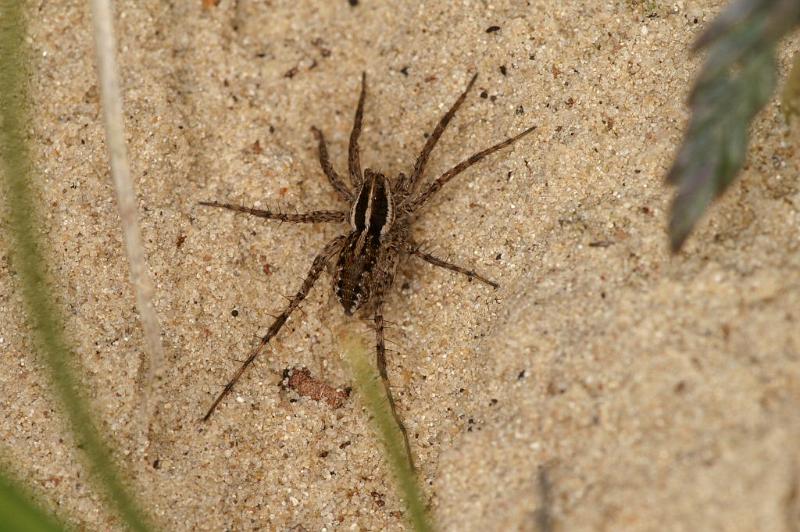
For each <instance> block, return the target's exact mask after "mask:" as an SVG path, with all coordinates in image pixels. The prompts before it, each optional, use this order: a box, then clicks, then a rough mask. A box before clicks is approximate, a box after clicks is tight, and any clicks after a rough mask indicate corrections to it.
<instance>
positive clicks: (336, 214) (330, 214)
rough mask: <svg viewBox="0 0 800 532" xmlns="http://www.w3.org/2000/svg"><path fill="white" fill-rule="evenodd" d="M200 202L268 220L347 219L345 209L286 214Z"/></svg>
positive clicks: (334, 220)
mask: <svg viewBox="0 0 800 532" xmlns="http://www.w3.org/2000/svg"><path fill="white" fill-rule="evenodd" d="M199 204H200V205H203V206H205V207H219V208H221V209H229V210H231V211H236V212H243V213H246V214H250V215H253V216H258V217H259V218H267V219H268V220H280V221H281V222H294V223H306V224H311V223H323V222H344V221H346V220H347V213H346V212H344V211H310V212H301V213H296V214H286V213H283V212H274V211H265V210H261V209H253V208H250V207H244V206H242V205H234V204H233V203H220V202H219V201H201V202H199Z"/></svg>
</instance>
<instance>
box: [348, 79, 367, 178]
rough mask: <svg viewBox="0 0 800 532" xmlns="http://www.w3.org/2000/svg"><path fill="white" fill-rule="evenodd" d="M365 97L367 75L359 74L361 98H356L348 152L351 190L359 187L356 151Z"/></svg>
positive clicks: (359, 161) (358, 156)
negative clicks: (356, 102)
mask: <svg viewBox="0 0 800 532" xmlns="http://www.w3.org/2000/svg"><path fill="white" fill-rule="evenodd" d="M366 97H367V73H366V72H362V73H361V96H359V97H358V107H357V108H356V115H355V117H354V118H353V130H352V131H351V132H350V148H349V150H348V157H347V166H348V167H349V169H350V182H351V183H352V184H353V188H354V189H356V190H358V189H359V188H360V187H361V182H362V181H363V177H362V175H361V159H360V154H359V150H358V137H359V135H361V119H362V118H363V116H364V99H365V98H366Z"/></svg>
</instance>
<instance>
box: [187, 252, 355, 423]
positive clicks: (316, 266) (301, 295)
mask: <svg viewBox="0 0 800 532" xmlns="http://www.w3.org/2000/svg"><path fill="white" fill-rule="evenodd" d="M343 242H344V236H337V237H336V238H334V239H333V240H331V241H330V242H328V244H327V245H326V246H325V247H324V248H323V249H322V251H321V252H320V253H319V254H318V255H317V256H316V258H315V259H314V263H313V264H312V265H311V269H310V270H309V271H308V275H306V278H305V280H304V281H303V284H302V286H301V287H300V289H299V290H298V291H297V293H296V294H295V295H294V297H292V298H291V299H290V300H289V306H288V307H286V309H284V311H283V312H281V314H280V315H278V317H277V318H275V321H273V322H272V325H270V326H269V330H267V334H265V335H264V336H263V337H261V341H260V342H259V343H258V346H257V347H256V348H255V349H253V351H252V352H251V353H250V355H248V357H247V359H245V361H244V362H243V363H242V365H241V366H240V367H239V369H238V370H237V371H236V373H234V375H233V378H232V379H231V380H230V381H228V384H226V385H225V388H223V389H222V392H220V394H219V395H218V396H217V398H216V399H214V402H213V403H211V407H210V408H209V409H208V412H206V415H205V416H203V421H208V418H209V417H211V414H212V413H213V412H214V409H215V408H217V405H218V404H219V403H220V401H222V399H223V398H224V397H225V396H226V395H228V393H230V391H231V390H232V389H233V386H234V385H235V384H236V381H238V380H239V378H240V377H241V376H242V374H243V373H244V372H245V370H247V368H248V367H249V366H250V364H252V363H253V361H254V360H255V359H256V357H258V355H260V354H261V353H262V352H263V351H264V348H266V346H267V344H268V343H269V341H270V340H271V339H272V338H274V337H275V335H276V334H278V332H279V331H280V330H281V327H283V324H284V323H286V320H288V319H289V316H290V315H291V314H292V312H294V310H295V309H296V308H297V307H298V305H300V302H301V301H303V299H305V297H306V296H307V295H308V293H309V291H311V287H313V286H314V283H316V282H317V279H319V276H320V274H321V273H322V270H324V269H325V267H326V266H327V264H328V262H330V260H331V257H333V256H334V255H335V254H336V253H337V252H338V251H339V249H340V248H341V246H342V243H343Z"/></svg>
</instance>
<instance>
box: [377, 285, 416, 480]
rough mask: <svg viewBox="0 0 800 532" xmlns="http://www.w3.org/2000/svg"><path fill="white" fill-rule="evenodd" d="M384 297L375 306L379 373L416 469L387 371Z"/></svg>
mask: <svg viewBox="0 0 800 532" xmlns="http://www.w3.org/2000/svg"><path fill="white" fill-rule="evenodd" d="M383 326H384V321H383V297H379V298H378V301H377V303H376V305H375V338H376V342H375V349H376V362H377V366H378V373H380V375H381V381H382V382H383V388H384V389H385V390H386V398H387V400H388V401H389V409H390V410H391V411H392V417H394V420H395V422H396V423H397V426H398V428H399V429H400V432H401V433H402V434H403V443H404V444H405V447H406V456H407V457H408V464H409V465H410V466H411V469H415V467H414V457H413V455H412V454H411V444H410V443H409V442H408V431H406V426H405V425H404V424H403V420H402V419H400V415H399V414H398V413H397V406H396V405H395V403H394V397H393V396H392V389H391V386H390V384H389V375H388V373H387V371H386V339H385V338H384V335H383Z"/></svg>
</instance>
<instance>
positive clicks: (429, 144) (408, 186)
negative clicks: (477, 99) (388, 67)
mask: <svg viewBox="0 0 800 532" xmlns="http://www.w3.org/2000/svg"><path fill="white" fill-rule="evenodd" d="M477 78H478V74H475V75H474V76H472V79H470V80H469V83H468V84H467V88H466V89H464V92H462V93H461V96H459V97H458V99H457V100H456V101H455V103H454V104H453V105H452V106H451V107H450V109H449V110H448V111H447V112H446V113H445V114H444V116H443V117H442V118H441V119H440V120H439V123H438V124H436V127H435V128H434V129H433V133H431V135H430V136H429V137H428V140H427V141H426V142H425V146H423V147H422V152H420V154H419V157H417V162H416V163H415V164H414V171H413V172H411V175H410V176H408V177H407V178H406V179H404V180H403V182H402V184H401V189H402V190H403V191H404V192H410V191H412V190H414V185H415V184H416V183H417V181H418V180H419V178H420V177H422V172H424V171H425V165H426V164H427V163H428V158H429V157H430V155H431V152H432V151H433V148H434V147H435V146H436V143H437V142H438V141H439V137H441V136H442V133H444V128H446V127H447V124H449V123H450V120H451V119H452V118H453V116H454V115H455V114H456V111H458V108H459V107H461V104H462V103H464V100H465V99H466V97H467V94H468V93H469V91H470V89H471V88H472V85H474V84H475V80H476V79H477Z"/></svg>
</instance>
